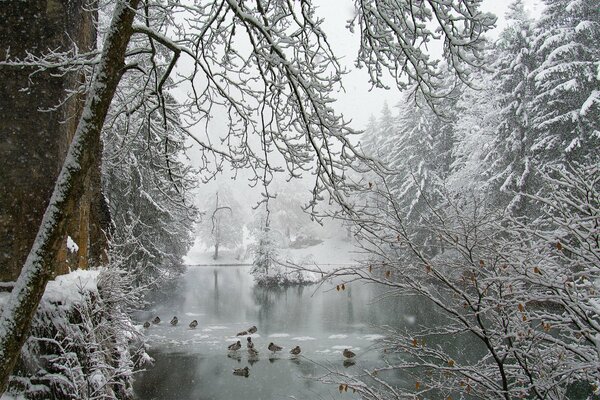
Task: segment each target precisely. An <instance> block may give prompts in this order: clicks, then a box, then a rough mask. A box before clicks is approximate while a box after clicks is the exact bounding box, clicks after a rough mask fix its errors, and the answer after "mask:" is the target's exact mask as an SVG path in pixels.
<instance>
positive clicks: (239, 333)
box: [235, 331, 248, 336]
mask: <svg viewBox="0 0 600 400" xmlns="http://www.w3.org/2000/svg"><path fill="white" fill-rule="evenodd" d="M246 335H248V331H241V332H238V333H237V334H236V335H235V336H246Z"/></svg>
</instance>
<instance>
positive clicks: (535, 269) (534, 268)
mask: <svg viewBox="0 0 600 400" xmlns="http://www.w3.org/2000/svg"><path fill="white" fill-rule="evenodd" d="M533 272H535V273H536V274H540V275H541V274H542V271H540V269H539V268H538V267H533Z"/></svg>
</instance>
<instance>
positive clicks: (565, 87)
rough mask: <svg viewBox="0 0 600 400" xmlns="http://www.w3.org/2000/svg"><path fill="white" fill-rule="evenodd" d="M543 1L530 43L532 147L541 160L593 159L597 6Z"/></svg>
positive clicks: (597, 140)
mask: <svg viewBox="0 0 600 400" xmlns="http://www.w3.org/2000/svg"><path fill="white" fill-rule="evenodd" d="M545 5H546V8H545V9H544V13H543V15H542V17H541V19H540V20H539V21H538V22H537V24H536V29H535V38H534V43H533V46H534V50H535V52H536V55H537V57H539V58H540V64H539V65H538V66H537V68H536V69H535V70H534V71H532V74H533V76H534V79H535V85H536V95H535V98H534V100H533V107H534V109H533V113H534V114H533V118H532V120H533V124H534V128H535V129H536V131H537V132H538V134H537V135H536V140H534V141H533V144H532V148H533V149H534V151H535V152H537V153H538V154H539V155H538V159H539V161H538V162H539V163H540V164H541V165H547V164H556V163H564V162H566V161H573V160H576V161H579V162H582V161H584V160H588V161H591V160H593V159H594V158H595V157H597V151H596V150H594V149H597V148H598V147H599V145H600V135H599V134H598V132H600V122H599V121H600V118H599V117H600V79H598V70H599V68H600V61H598V60H599V59H600V9H599V8H598V4H597V3H596V2H594V1H586V0H556V1H555V0H553V1H546V2H545Z"/></svg>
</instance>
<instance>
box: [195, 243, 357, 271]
mask: <svg viewBox="0 0 600 400" xmlns="http://www.w3.org/2000/svg"><path fill="white" fill-rule="evenodd" d="M278 250H279V254H280V255H279V258H280V260H281V261H283V262H290V263H294V264H304V265H313V264H318V265H321V266H327V265H331V266H343V265H345V264H354V263H356V260H359V259H360V258H361V254H360V253H359V252H358V250H357V249H356V248H355V247H354V244H353V241H351V240H343V239H337V238H332V239H324V240H323V242H321V243H319V244H317V245H315V246H311V247H306V248H302V249H291V248H282V249H278ZM183 260H184V262H185V264H187V265H232V264H250V263H252V255H251V254H249V252H247V251H244V250H236V251H231V250H228V249H222V250H220V251H219V258H218V259H217V260H215V259H213V249H211V248H206V247H205V246H204V245H203V244H202V243H201V242H200V241H199V240H196V242H195V243H194V246H193V247H192V248H191V249H190V251H189V252H188V254H187V256H185V257H184V258H183Z"/></svg>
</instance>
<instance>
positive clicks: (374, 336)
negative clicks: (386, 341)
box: [361, 333, 385, 341]
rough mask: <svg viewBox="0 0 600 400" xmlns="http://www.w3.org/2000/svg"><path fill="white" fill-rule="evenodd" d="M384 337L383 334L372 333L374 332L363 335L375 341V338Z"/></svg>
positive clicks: (366, 338) (364, 337)
mask: <svg viewBox="0 0 600 400" xmlns="http://www.w3.org/2000/svg"><path fill="white" fill-rule="evenodd" d="M384 337H385V336H383V335H379V334H376V333H372V334H369V335H365V336H363V337H362V338H361V339H364V340H369V341H375V340H379V339H383V338H384Z"/></svg>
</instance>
